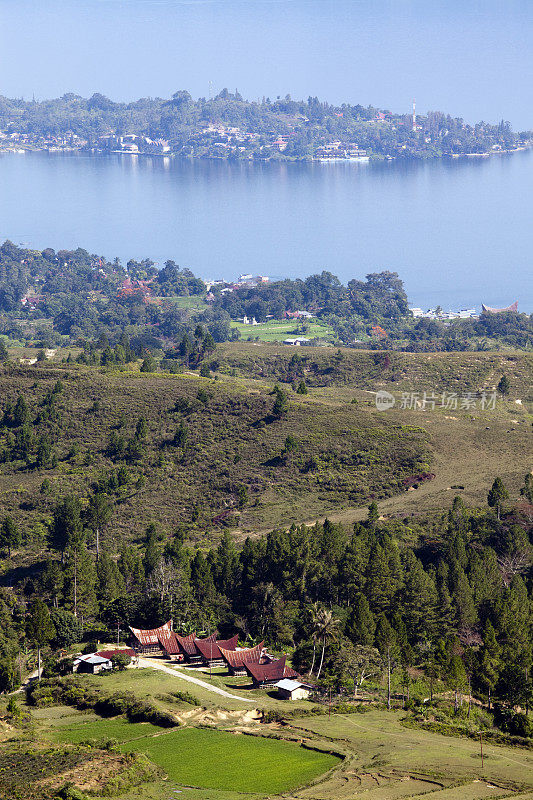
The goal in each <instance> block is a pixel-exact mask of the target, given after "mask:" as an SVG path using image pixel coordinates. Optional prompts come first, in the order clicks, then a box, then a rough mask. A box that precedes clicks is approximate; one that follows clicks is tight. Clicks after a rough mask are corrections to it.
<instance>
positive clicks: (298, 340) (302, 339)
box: [283, 336, 310, 347]
mask: <svg viewBox="0 0 533 800" xmlns="http://www.w3.org/2000/svg"><path fill="white" fill-rule="evenodd" d="M309 341H310V339H308V338H307V336H295V337H294V338H290V339H284V340H283V344H292V345H294V346H295V347H300V345H302V344H307V342H309Z"/></svg>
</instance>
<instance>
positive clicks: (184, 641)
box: [176, 632, 217, 664]
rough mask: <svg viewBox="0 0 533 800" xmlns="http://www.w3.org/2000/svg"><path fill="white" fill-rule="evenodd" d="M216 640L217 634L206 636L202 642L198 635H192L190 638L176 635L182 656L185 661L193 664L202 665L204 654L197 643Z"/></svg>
mask: <svg viewBox="0 0 533 800" xmlns="http://www.w3.org/2000/svg"><path fill="white" fill-rule="evenodd" d="M216 638H217V634H216V632H215V633H212V634H211V635H210V636H206V637H205V638H204V639H201V640H200V639H198V637H197V636H196V633H190V634H189V635H188V636H178V635H176V641H177V643H178V647H179V649H180V655H181V656H182V658H183V660H184V661H188V662H190V663H191V664H200V663H201V661H202V654H201V653H200V651H199V650H198V647H197V646H196V643H197V642H199V641H202V642H215V641H216Z"/></svg>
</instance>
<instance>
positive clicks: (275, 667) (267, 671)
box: [244, 656, 300, 689]
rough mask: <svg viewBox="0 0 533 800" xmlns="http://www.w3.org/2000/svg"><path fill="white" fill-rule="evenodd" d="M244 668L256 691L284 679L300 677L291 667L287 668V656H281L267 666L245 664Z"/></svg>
mask: <svg viewBox="0 0 533 800" xmlns="http://www.w3.org/2000/svg"><path fill="white" fill-rule="evenodd" d="M244 668H245V670H246V672H247V673H248V675H249V676H250V678H251V679H252V683H253V685H254V688H256V689H262V688H263V687H265V686H272V685H273V684H275V683H278V681H281V680H283V679H284V678H299V677H300V676H299V675H298V673H297V672H296V671H295V670H294V669H292V667H288V666H287V656H283V657H282V658H279V659H277V661H271V662H270V663H268V664H253V663H250V664H245V665H244Z"/></svg>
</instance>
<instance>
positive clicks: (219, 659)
mask: <svg viewBox="0 0 533 800" xmlns="http://www.w3.org/2000/svg"><path fill="white" fill-rule="evenodd" d="M238 641H239V636H238V635H235V636H232V638H231V639H220V640H217V641H213V640H212V639H211V640H209V641H208V640H207V639H195V641H194V644H195V645H196V648H197V650H198V652H199V653H200V657H201V661H202V663H203V664H204V665H205V666H207V667H223V666H224V664H225V661H224V658H223V656H222V653H221V652H220V648H223V649H224V650H235V649H236V648H237V642H238Z"/></svg>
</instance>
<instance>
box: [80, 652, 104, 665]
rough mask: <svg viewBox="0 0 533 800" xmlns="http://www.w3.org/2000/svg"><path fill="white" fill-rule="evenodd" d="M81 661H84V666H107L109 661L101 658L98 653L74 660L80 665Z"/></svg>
mask: <svg viewBox="0 0 533 800" xmlns="http://www.w3.org/2000/svg"><path fill="white" fill-rule="evenodd" d="M80 661H83V663H84V664H107V663H108V662H109V659H108V658H104V657H103V656H99V655H97V653H87V654H86V655H83V656H78V657H77V658H75V659H74V663H75V664H79V663H80Z"/></svg>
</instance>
